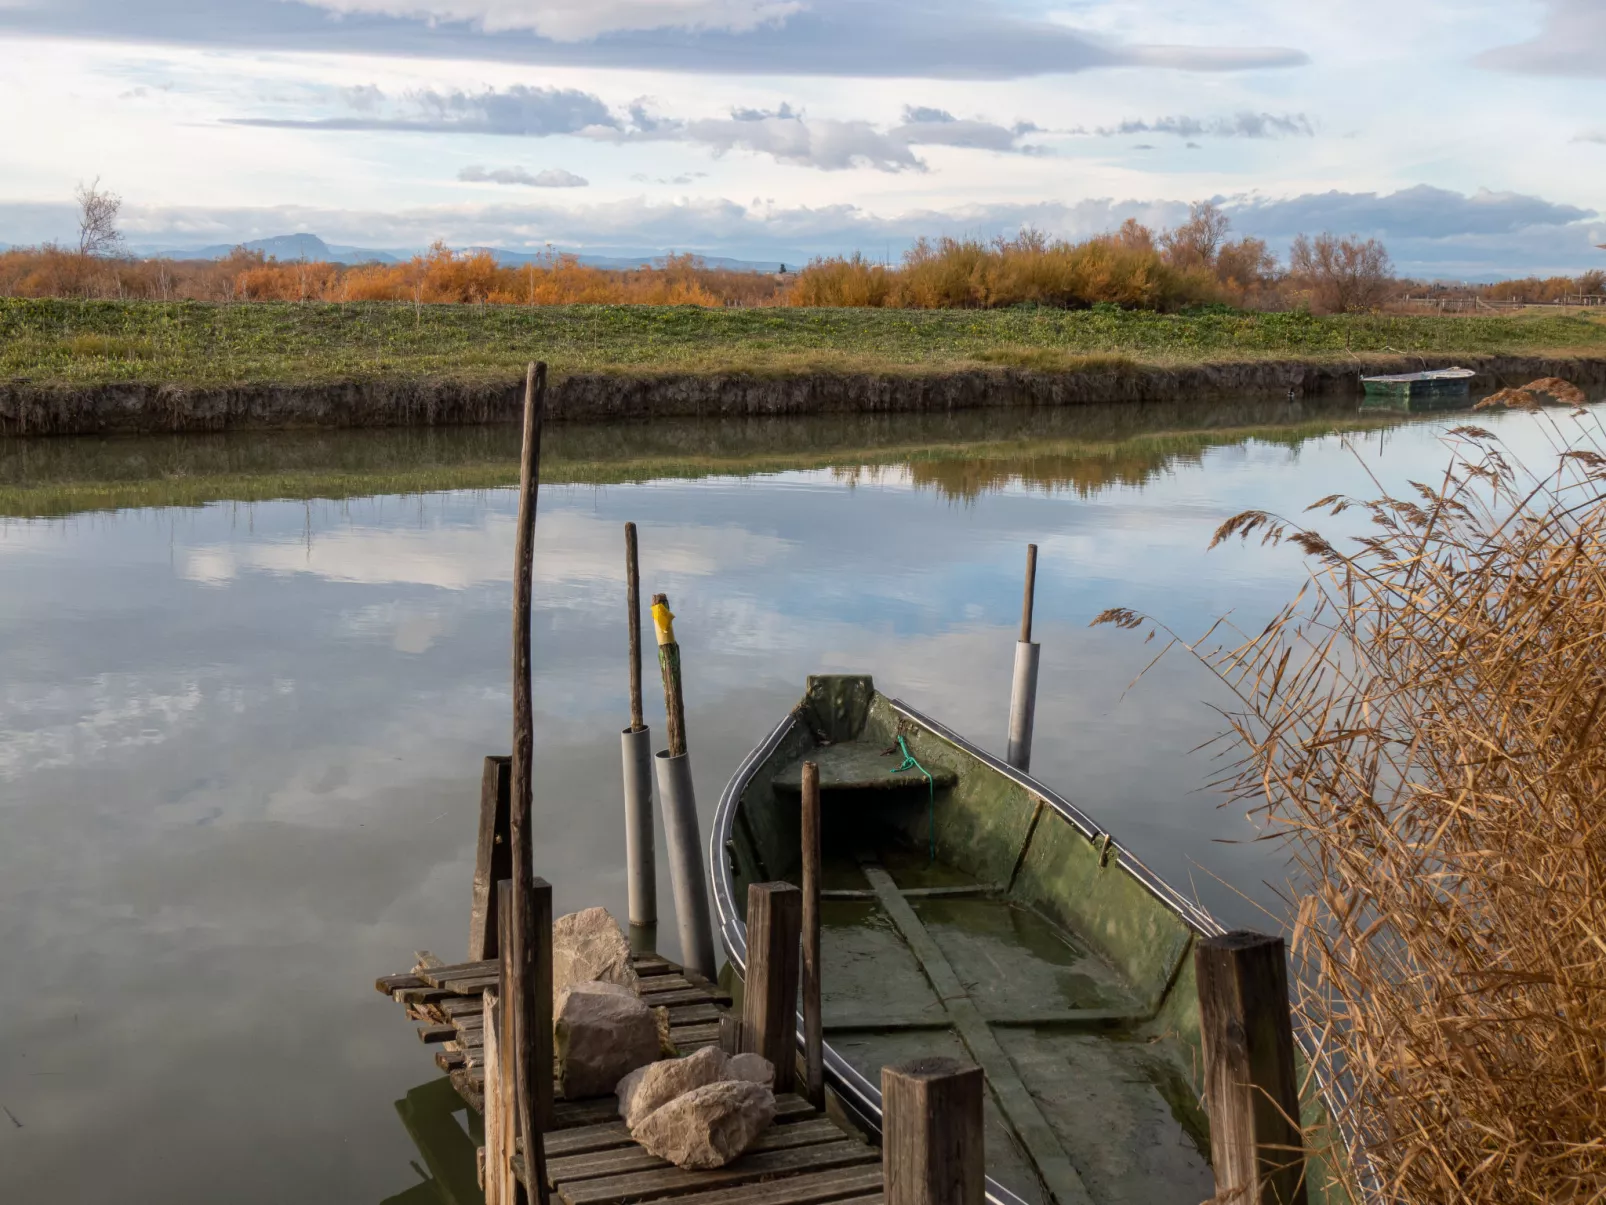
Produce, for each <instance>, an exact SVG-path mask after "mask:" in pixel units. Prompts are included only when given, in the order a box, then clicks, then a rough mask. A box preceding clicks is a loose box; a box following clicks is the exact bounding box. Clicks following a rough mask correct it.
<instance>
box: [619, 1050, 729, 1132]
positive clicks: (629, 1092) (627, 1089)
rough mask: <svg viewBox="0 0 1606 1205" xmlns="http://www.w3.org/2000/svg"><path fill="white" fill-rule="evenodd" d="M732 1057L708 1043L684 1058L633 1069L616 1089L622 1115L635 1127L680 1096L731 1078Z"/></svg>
mask: <svg viewBox="0 0 1606 1205" xmlns="http://www.w3.org/2000/svg"><path fill="white" fill-rule="evenodd" d="M729 1063H730V1059H729V1058H727V1057H726V1055H725V1052H724V1051H723V1050H721V1049H720V1048H719V1047H718V1046H705V1047H703V1048H702V1049H701V1050H699V1051H698V1052H697V1053H696V1054H692V1055H688V1056H687V1057H685V1058H683V1059H663V1060H661V1061H659V1062H656V1063H653V1064H652V1065H650V1066H647V1067H642V1068H639V1069H638V1070H635V1071H632V1072H631V1073H630V1074H629V1075H627V1076H625V1077H624V1079H622V1080H620V1081H619V1087H618V1088H617V1089H615V1091H616V1093H617V1094H618V1097H619V1116H620V1117H622V1118H624V1121H625V1124H626V1125H627V1126H630V1127H632V1128H634V1127H635V1126H636V1125H637V1124H638V1123H639V1122H641V1121H642V1120H643V1119H644V1118H645V1117H646V1116H647V1114H649V1113H651V1112H652V1111H653V1110H654V1109H656V1108H658V1107H659V1106H660V1105H666V1104H668V1103H669V1102H670V1101H672V1100H674V1099H675V1098H676V1097H677V1096H683V1095H685V1094H686V1093H687V1092H690V1091H691V1090H692V1089H693V1088H701V1087H702V1086H703V1085H704V1084H716V1083H718V1082H719V1081H721V1080H724V1079H729V1078H730V1077H729V1076H728V1075H727V1074H726V1067H727V1065H728V1064H729Z"/></svg>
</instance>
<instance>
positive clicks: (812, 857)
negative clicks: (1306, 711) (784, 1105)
mask: <svg viewBox="0 0 1606 1205" xmlns="http://www.w3.org/2000/svg"><path fill="white" fill-rule="evenodd" d="M820 1009H821V995H820V767H819V765H818V764H817V763H815V762H811V761H806V762H804V763H803V1078H804V1081H805V1082H804V1085H803V1088H804V1094H805V1095H806V1096H807V1097H808V1098H809V1102H810V1103H811V1104H813V1105H814V1107H815V1108H817V1109H822V1108H824V1107H825V1026H824V1019H823V1017H822V1016H821V1012H820Z"/></svg>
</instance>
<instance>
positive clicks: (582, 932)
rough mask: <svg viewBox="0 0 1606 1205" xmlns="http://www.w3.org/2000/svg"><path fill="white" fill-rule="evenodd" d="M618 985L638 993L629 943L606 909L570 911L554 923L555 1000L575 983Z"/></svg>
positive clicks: (553, 989)
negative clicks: (631, 963)
mask: <svg viewBox="0 0 1606 1205" xmlns="http://www.w3.org/2000/svg"><path fill="white" fill-rule="evenodd" d="M592 982H600V983H618V984H621V985H623V986H624V987H628V988H629V989H630V990H631V991H633V992H634V991H636V990H637V984H638V979H637V976H636V969H635V967H633V966H631V965H630V943H629V942H627V941H626V940H625V935H624V934H623V933H622V932H620V930H619V922H618V921H616V920H614V919H613V914H612V913H611V912H609V911H608V910H607V909H606V908H587V909H585V910H584V911H581V912H571V913H569V914H568V915H567V916H560V917H558V919H557V920H555V921H553V922H552V999H553V1001H554V1002H556V1000H557V998H558V997H559V996H560V995H561V994H562V993H563V989H564V988H566V987H572V986H574V985H575V984H576V983H592Z"/></svg>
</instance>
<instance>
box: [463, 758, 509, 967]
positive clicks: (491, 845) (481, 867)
mask: <svg viewBox="0 0 1606 1205" xmlns="http://www.w3.org/2000/svg"><path fill="white" fill-rule="evenodd" d="M512 770H513V759H512V758H510V757H487V758H486V759H485V768H484V770H483V772H482V773H481V775H480V830H479V840H478V841H477V842H476V843H475V850H474V900H473V904H472V906H471V907H470V909H469V917H468V960H469V961H470V962H481V961H483V960H484V959H487V958H496V957H499V953H498V951H499V947H498V946H497V944H496V943H497V933H498V931H499V926H498V924H497V917H496V906H497V899H496V897H497V891H496V885H497V884H498V883H500V882H501V881H502V880H503V879H507V878H511V877H512V876H513V843H512V840H511V837H510V834H509V829H508V824H509V819H508V807H509V802H510V800H511V799H512V795H513V782H512Z"/></svg>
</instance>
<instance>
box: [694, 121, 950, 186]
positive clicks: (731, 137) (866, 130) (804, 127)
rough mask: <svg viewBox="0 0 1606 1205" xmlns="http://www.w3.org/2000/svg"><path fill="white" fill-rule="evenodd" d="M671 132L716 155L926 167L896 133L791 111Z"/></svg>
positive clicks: (828, 165)
mask: <svg viewBox="0 0 1606 1205" xmlns="http://www.w3.org/2000/svg"><path fill="white" fill-rule="evenodd" d="M667 136H669V137H673V138H675V139H677V140H684V141H687V142H695V143H698V144H700V145H702V146H706V147H708V148H709V149H710V150H712V151H713V152H714V154H716V155H722V154H724V153H725V152H727V151H732V150H737V149H741V150H748V151H754V152H757V153H759V154H764V155H769V156H771V157H773V158H774V159H776V160H778V161H779V162H781V163H793V164H798V165H800V166H803V167H815V168H821V169H823V170H825V171H840V170H842V169H844V168H851V167H871V168H875V169H876V170H877V171H884V172H898V171H906V170H914V171H924V170H925V167H926V165H925V164H924V163H923V162H921V160H920V159H918V158H916V156H915V154H914V152H913V151H911V150H910V149H909V143H908V142H907V141H905V140H903V139H901V138H899V137H898V136H897V133H896V132H893V133H886V132H883V131H881V130H878V129H876V128H875V126H873V125H871V124H870V123H869V122H867V121H834V120H829V119H827V120H820V121H805V120H804V119H803V118H802V117H801V116H799V115H797V114H792V113H787V114H785V115H782V114H781V113H766V114H752V115H742V116H737V115H733V116H731V117H728V118H703V119H701V120H696V121H688V122H684V123H681V124H678V125H677V126H675V127H673V128H672V129H671V130H670V131H669V132H668V134H667Z"/></svg>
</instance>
